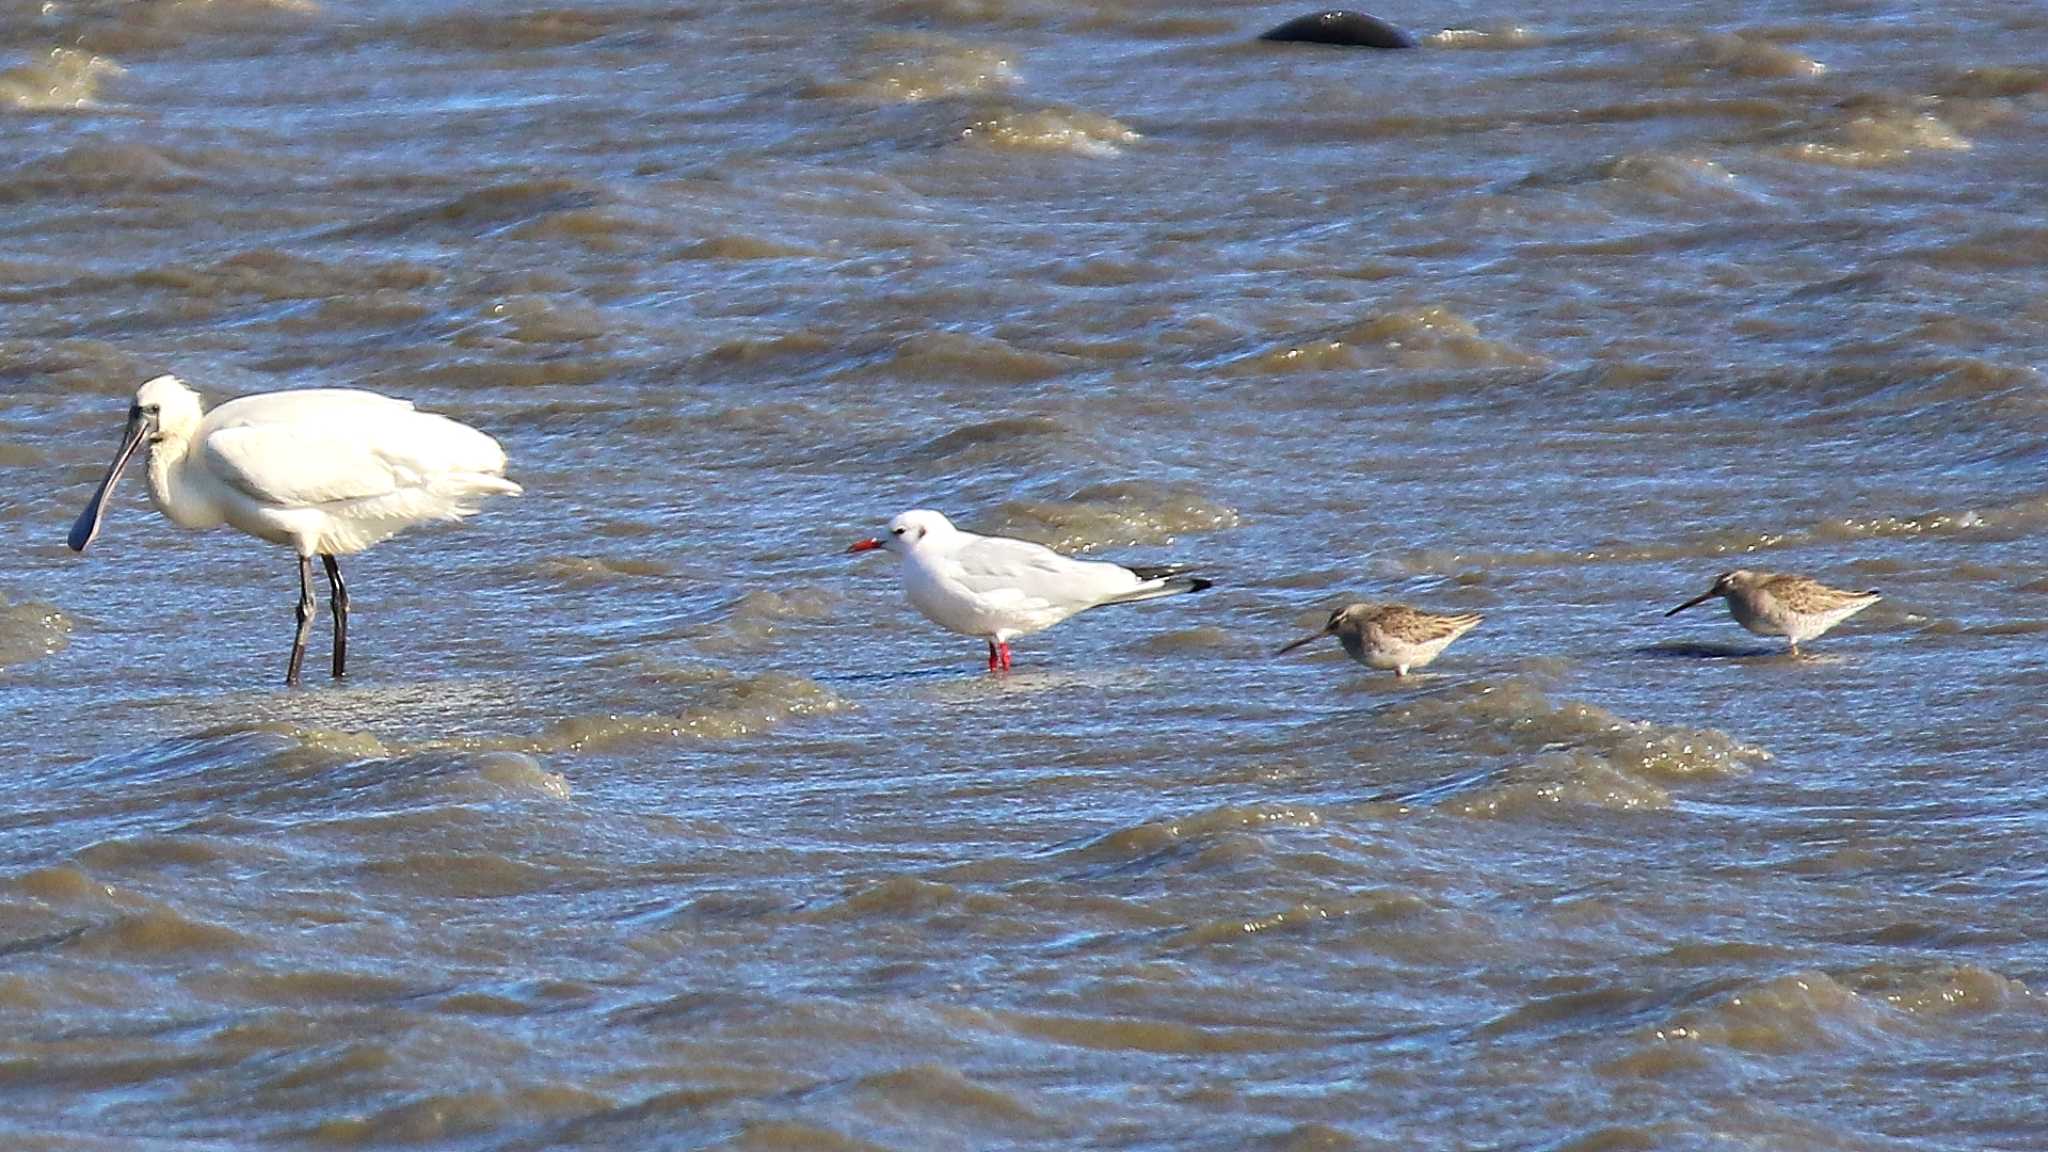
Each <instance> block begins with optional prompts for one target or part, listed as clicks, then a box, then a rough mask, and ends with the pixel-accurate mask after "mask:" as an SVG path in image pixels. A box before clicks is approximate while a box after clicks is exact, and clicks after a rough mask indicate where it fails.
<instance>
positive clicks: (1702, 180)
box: [1603, 152, 1756, 201]
mask: <svg viewBox="0 0 2048 1152" xmlns="http://www.w3.org/2000/svg"><path fill="white" fill-rule="evenodd" d="M1603 176H1604V177H1605V178H1606V179H1608V180H1612V181H1614V182H1616V183H1618V184H1623V185H1627V186H1629V187H1633V188H1640V189H1642V190H1644V191H1646V192H1651V193H1654V194H1656V195H1659V196H1667V197H1670V198H1671V199H1674V200H1688V201H1692V200H1702V199H1709V200H1754V199H1756V197H1755V196H1754V195H1753V194H1752V193H1750V192H1749V191H1748V190H1746V189H1744V188H1743V187H1742V184H1741V182H1740V181H1739V180H1737V179H1736V177H1735V174H1734V173H1733V172H1730V171H1728V169H1726V168H1723V167H1722V166H1721V165H1719V164H1716V163H1715V162H1714V161H1712V160H1708V159H1706V158H1705V157H1703V156H1684V155H1675V154H1672V153H1668V152H1643V153H1637V154H1635V155H1631V156H1623V157H1621V158H1619V159H1617V160H1615V161H1614V162H1612V163H1611V164H1609V165H1607V167H1606V169H1605V171H1604V173H1603Z"/></svg>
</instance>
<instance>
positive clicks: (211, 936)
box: [77, 907, 248, 957]
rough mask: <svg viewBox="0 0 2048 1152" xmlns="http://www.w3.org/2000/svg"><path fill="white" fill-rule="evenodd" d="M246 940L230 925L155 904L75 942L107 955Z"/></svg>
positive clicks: (222, 947) (225, 946)
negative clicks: (222, 924)
mask: <svg viewBox="0 0 2048 1152" xmlns="http://www.w3.org/2000/svg"><path fill="white" fill-rule="evenodd" d="M247 943H248V941H247V940H246V939H245V938H244V937H243V936H242V934H241V933H239V932H237V931H235V930H234V929H232V928H226V927H223V926H221V925H219V924H209V923H207V922H206V921H203V920H195V919H193V918H192V917H189V916H186V915H184V914H183V913H180V912H177V911H175V910H174V909H171V908H168V907H156V908H151V909H148V910H146V911H141V912H133V913H129V914H127V915H123V916H118V917H116V918H114V919H113V920H112V921H110V922H108V923H105V924H101V925H98V926H95V927H93V928H89V929H87V930H86V931H85V932H84V933H83V934H81V935H80V936H79V937H78V941H77V946H78V947H79V948H82V949H84V950H86V951H89V952H95V953H100V954H103V955H110V956H123V957H156V956H172V955H179V954H183V953H188V952H234V951H239V950H241V949H242V948H243V947H245V946H246V945H247Z"/></svg>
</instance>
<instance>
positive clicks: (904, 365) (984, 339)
mask: <svg viewBox="0 0 2048 1152" xmlns="http://www.w3.org/2000/svg"><path fill="white" fill-rule="evenodd" d="M1080 364H1081V361H1079V360H1077V359H1075V358H1074V357H1072V356H1062V355H1059V354H1057V353H1052V352H1034V351H1030V350H1028V349H1024V348H1019V347H1017V346H1016V345H1014V344H1011V343H1010V342H1009V341H1007V340H1000V339H997V338H996V337H994V336H982V335H977V334H975V333H971V332H919V333H917V334H915V335H912V336H909V337H907V338H905V339H904V340H903V342H902V343H900V344H898V345H897V346H896V350H895V351H894V352H893V353H892V354H891V355H890V356H889V368H890V370H891V371H893V372H895V373H896V374H897V375H898V376H900V377H901V378H903V379H905V380H939V381H953V380H962V379H973V380H983V381H1008V382H1011V383H1019V384H1024V383H1033V382H1036V381H1039V380H1050V379H1052V378H1053V377H1055V376H1060V375H1063V374H1065V373H1067V372H1071V371H1073V370H1074V369H1075V368H1076V367H1078V366H1080Z"/></svg>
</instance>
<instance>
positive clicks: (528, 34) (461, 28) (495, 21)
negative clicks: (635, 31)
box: [406, 8, 630, 52]
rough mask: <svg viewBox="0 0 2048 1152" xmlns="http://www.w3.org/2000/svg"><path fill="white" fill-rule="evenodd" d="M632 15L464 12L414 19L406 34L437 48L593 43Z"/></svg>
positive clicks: (518, 48) (511, 48)
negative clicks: (473, 13) (440, 16)
mask: <svg viewBox="0 0 2048 1152" xmlns="http://www.w3.org/2000/svg"><path fill="white" fill-rule="evenodd" d="M628 12H630V9H628ZM629 18H630V17H629V16H628V15H626V14H611V13H606V12H602V11H589V10H579V9H571V8H544V9H541V10H539V11H533V12H494V13H491V14H489V15H469V14H462V15H454V16H446V17H442V18H439V19H428V20H419V21H412V22H408V23H407V25H406V34H407V37H408V38H409V39H411V40H413V41H414V42H416V43H419V44H422V45H424V46H426V47H428V48H430V49H432V50H434V51H437V52H442V51H447V50H448V49H451V48H453V49H458V50H460V49H468V50H471V51H479V52H517V51H523V50H528V49H539V48H567V47H570V46H572V45H576V44H587V43H589V42H591V41H592V40H596V39H598V38H600V37H603V36H606V35H609V34H611V33H612V32H613V31H614V30H616V29H617V28H618V26H619V25H620V24H621V23H622V22H623V21H625V20H626V19H629Z"/></svg>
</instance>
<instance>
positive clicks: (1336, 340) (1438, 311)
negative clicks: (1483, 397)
mask: <svg viewBox="0 0 2048 1152" xmlns="http://www.w3.org/2000/svg"><path fill="white" fill-rule="evenodd" d="M1544 363H1546V361H1545V360H1544V359H1543V358H1542V357H1541V356H1537V355H1535V354H1533V353H1530V352H1524V351H1522V350H1521V349H1519V348H1516V347H1515V346H1514V345H1512V344H1508V343H1505V342H1503V341H1500V340H1493V339H1489V338H1487V337H1485V336H1483V335H1481V334H1480V332H1479V326H1478V325H1476V324H1474V323H1472V321H1470V320H1467V319H1466V318H1465V317H1463V316H1460V315H1459V314H1458V313H1456V312H1454V311H1452V310H1451V309H1449V308H1446V307H1443V306H1441V305H1431V306H1428V307H1423V308H1411V309H1404V310H1401V311H1396V312H1388V313H1384V314H1381V315H1379V316H1374V317H1372V318H1370V319H1367V320H1364V321H1361V322H1359V323H1357V324H1354V325H1352V326H1351V327H1349V328H1345V329H1342V330H1341V331H1338V332H1336V333H1334V334H1332V335H1331V336H1328V337H1326V338H1323V339H1319V340H1312V341H1307V342H1302V343H1288V344H1281V345H1276V346H1274V347H1272V348H1269V349H1267V350H1266V351H1263V352H1259V353H1256V354H1254V355H1252V356H1250V357H1247V358H1245V359H1244V360H1242V361H1239V364H1240V365H1242V366H1244V367H1246V368H1249V369H1250V370H1252V371H1255V372H1259V373H1273V372H1302V371H1310V372H1323V371H1331V370H1336V369H1347V368H1369V367H1384V366H1389V365H1391V366H1393V367H1397V368H1403V369H1408V370H1416V369H1428V368H1478V367H1496V366H1517V367H1525V366H1538V365H1542V364H1544Z"/></svg>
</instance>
